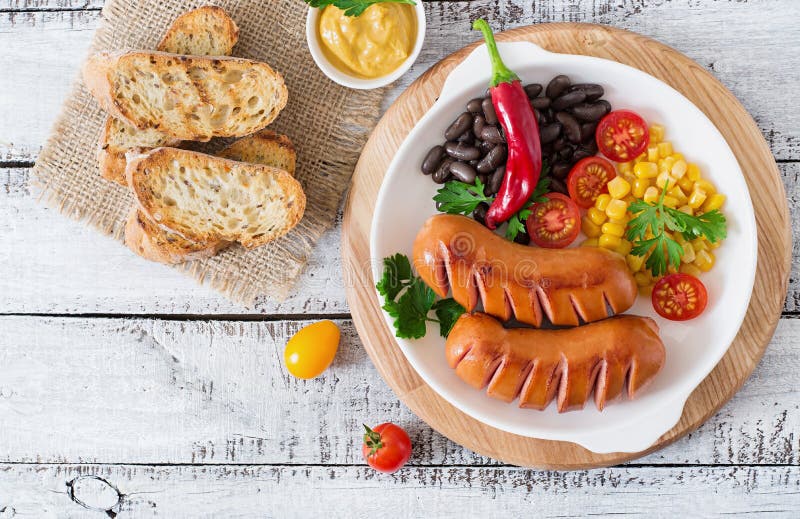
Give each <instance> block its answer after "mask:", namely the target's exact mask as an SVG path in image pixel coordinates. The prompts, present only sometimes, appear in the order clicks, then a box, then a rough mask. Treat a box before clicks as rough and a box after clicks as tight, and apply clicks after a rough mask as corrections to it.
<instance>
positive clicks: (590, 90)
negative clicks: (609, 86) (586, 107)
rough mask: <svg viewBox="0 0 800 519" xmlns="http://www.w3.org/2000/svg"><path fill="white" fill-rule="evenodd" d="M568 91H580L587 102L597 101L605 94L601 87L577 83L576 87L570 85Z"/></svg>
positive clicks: (593, 84)
mask: <svg viewBox="0 0 800 519" xmlns="http://www.w3.org/2000/svg"><path fill="white" fill-rule="evenodd" d="M569 89H570V91H575V90H581V91H582V92H583V93H585V94H586V100H587V101H588V102H592V101H597V100H598V99H600V98H601V97H603V94H604V93H605V91H604V90H603V87H602V86H600V85H598V84H595V83H578V84H577V85H572V86H571V87H569Z"/></svg>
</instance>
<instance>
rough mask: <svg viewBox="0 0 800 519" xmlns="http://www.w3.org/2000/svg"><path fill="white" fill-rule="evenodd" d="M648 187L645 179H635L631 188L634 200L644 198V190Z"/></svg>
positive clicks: (648, 184)
mask: <svg viewBox="0 0 800 519" xmlns="http://www.w3.org/2000/svg"><path fill="white" fill-rule="evenodd" d="M648 187H650V182H649V181H648V180H647V179H645V178H637V179H636V180H634V181H633V187H632V188H631V192H632V193H633V196H635V197H636V198H642V197H643V196H644V192H645V190H647V188H648Z"/></svg>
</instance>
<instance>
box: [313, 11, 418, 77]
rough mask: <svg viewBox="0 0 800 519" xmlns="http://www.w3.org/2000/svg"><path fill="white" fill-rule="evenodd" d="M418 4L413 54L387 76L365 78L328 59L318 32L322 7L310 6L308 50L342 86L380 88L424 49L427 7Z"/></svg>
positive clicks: (406, 67)
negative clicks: (339, 67)
mask: <svg viewBox="0 0 800 519" xmlns="http://www.w3.org/2000/svg"><path fill="white" fill-rule="evenodd" d="M416 2H417V5H415V6H414V12H415V13H416V15H417V40H416V42H415V43H414V49H413V50H412V52H411V55H410V56H409V57H408V59H406V60H405V61H404V62H403V64H402V65H400V66H399V67H397V68H396V69H395V70H393V71H392V72H391V73H390V74H387V75H386V76H381V77H378V78H375V79H364V78H359V77H356V76H352V75H350V74H348V73H346V72H344V71H342V70H339V69H338V68H336V67H335V66H333V64H332V63H331V62H330V61H328V58H326V57H325V54H323V53H322V48H321V47H320V43H319V35H318V34H317V25H318V23H319V13H320V9H317V8H312V7H310V8H309V9H308V15H307V16H306V42H307V43H308V50H310V51H311V56H312V57H313V58H314V62H315V63H316V64H317V66H318V67H319V68H320V70H322V72H324V73H325V75H326V76H328V77H329V78H330V79H331V80H333V81H335V82H336V83H339V84H340V85H342V86H346V87H349V88H355V89H357V90H369V89H372V88H379V87H382V86H386V85H388V84H390V83H392V82H393V81H395V80H396V79H397V78H399V77H400V76H402V75H403V74H405V73H406V72H407V71H408V69H410V68H411V65H413V64H414V62H415V61H416V60H417V56H419V51H420V50H422V42H423V41H425V25H426V24H425V8H424V7H423V5H422V0H416Z"/></svg>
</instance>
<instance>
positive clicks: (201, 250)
mask: <svg viewBox="0 0 800 519" xmlns="http://www.w3.org/2000/svg"><path fill="white" fill-rule="evenodd" d="M219 156H221V157H224V158H228V159H231V160H236V161H240V162H253V163H257V164H264V165H267V166H273V167H277V168H279V169H283V170H286V172H287V173H289V174H290V175H294V169H295V152H294V146H293V145H292V141H291V140H289V138H288V137H287V136H285V135H280V134H276V133H275V132H273V131H270V130H261V131H260V132H259V133H256V134H254V135H250V136H248V137H244V138H242V139H239V140H238V141H236V142H234V143H233V144H231V145H230V146H228V147H227V148H225V149H224V150H222V151H221V152H220V153H219ZM125 244H126V245H127V246H128V248H130V249H131V250H132V251H134V252H135V253H136V254H138V255H139V256H142V257H143V258H145V259H148V260H150V261H157V262H159V263H169V264H175V263H183V262H184V261H192V260H196V259H203V258H209V257H211V256H214V255H215V254H217V253H218V252H219V251H220V250H222V249H224V248H225V247H227V246H228V245H229V242H224V241H220V242H212V243H198V242H194V241H191V240H187V239H185V238H183V237H181V236H179V235H177V234H175V233H173V232H170V231H167V230H165V229H163V228H162V227H159V226H158V225H155V224H154V223H153V222H152V221H151V220H149V219H148V218H147V217H146V216H145V215H144V214H143V213H142V212H141V211H140V210H139V207H138V206H134V207H133V209H131V212H130V214H129V215H128V220H127V223H126V224H125Z"/></svg>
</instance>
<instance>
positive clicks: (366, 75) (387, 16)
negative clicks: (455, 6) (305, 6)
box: [306, 0, 425, 90]
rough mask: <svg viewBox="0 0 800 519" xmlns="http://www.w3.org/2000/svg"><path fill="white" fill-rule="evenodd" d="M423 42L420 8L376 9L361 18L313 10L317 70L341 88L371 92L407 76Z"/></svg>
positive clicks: (388, 5)
mask: <svg viewBox="0 0 800 519" xmlns="http://www.w3.org/2000/svg"><path fill="white" fill-rule="evenodd" d="M424 39H425V9H424V7H423V6H422V0H416V5H412V4H404V3H396V2H384V3H377V4H372V5H371V6H369V7H368V8H367V9H366V10H365V11H364V12H363V13H362V14H361V15H359V16H346V15H345V14H344V12H343V11H341V10H340V9H338V8H336V7H334V6H332V5H329V6H326V7H323V8H319V9H317V8H309V10H308V16H307V17H306V40H307V41H308V48H309V50H310V51H311V56H312V57H313V58H314V62H315V63H316V64H317V66H318V67H319V68H320V70H322V72H324V73H325V75H326V76H328V77H329V78H330V79H332V80H333V81H335V82H336V83H339V84H340V85H342V86H346V87H349V88H355V89H359V90H367V89H371V88H379V87H382V86H386V85H388V84H390V83H392V82H393V81H395V80H396V79H397V78H399V77H400V76H402V75H403V74H405V73H406V72H407V71H408V69H409V68H411V65H413V64H414V61H415V60H416V59H417V56H419V52H420V50H421V49H422V42H423V40H424Z"/></svg>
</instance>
